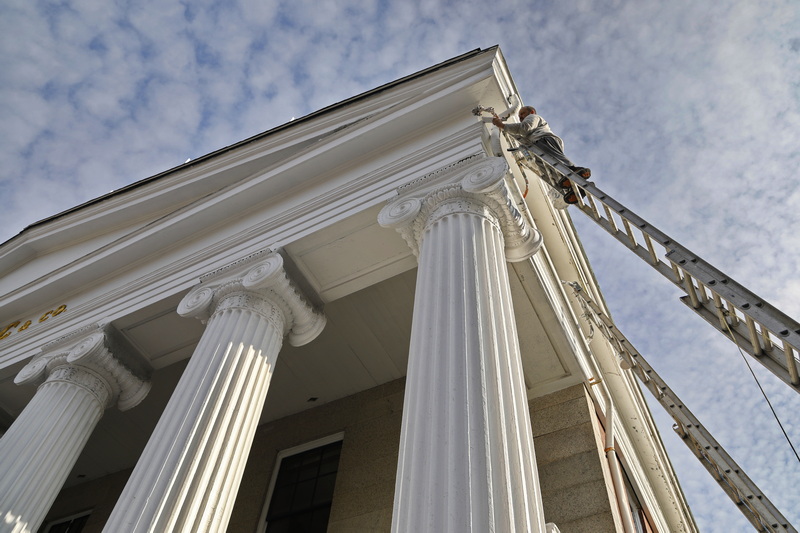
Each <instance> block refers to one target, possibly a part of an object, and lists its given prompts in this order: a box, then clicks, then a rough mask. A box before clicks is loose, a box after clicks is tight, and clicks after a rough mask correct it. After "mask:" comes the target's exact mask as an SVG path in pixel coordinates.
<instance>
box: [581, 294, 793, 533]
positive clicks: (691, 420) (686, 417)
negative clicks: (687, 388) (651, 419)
mask: <svg viewBox="0 0 800 533" xmlns="http://www.w3.org/2000/svg"><path fill="white" fill-rule="evenodd" d="M569 285H571V286H572V288H573V289H574V291H575V296H576V297H577V298H578V300H579V301H580V302H581V304H582V306H583V308H584V310H585V311H586V312H587V313H586V315H587V317H588V318H590V319H591V320H592V322H594V323H595V324H596V325H597V327H598V329H599V330H600V331H601V332H602V333H603V335H604V336H605V337H606V339H607V340H608V341H609V343H611V345H612V346H613V347H614V349H615V350H616V351H617V353H618V354H619V355H620V357H622V360H623V364H624V366H625V367H630V369H631V370H632V371H633V373H634V374H636V376H637V377H638V378H639V380H640V381H641V382H642V384H644V385H645V387H647V389H648V390H649V391H650V392H652V393H653V396H655V398H656V400H658V402H659V403H660V404H661V406H662V407H664V409H665V410H666V411H667V413H669V414H670V416H671V417H672V419H673V420H674V421H675V425H673V429H674V430H675V432H676V433H677V434H678V435H679V436H680V437H681V438H682V439H683V442H684V443H686V445H687V446H688V447H689V449H690V450H691V451H692V453H693V454H694V455H695V456H696V457H697V458H698V459H699V460H700V462H701V463H702V464H703V466H705V467H706V469H707V470H708V472H709V473H710V474H711V475H712V476H713V477H714V479H715V480H716V481H717V483H719V485H720V487H722V489H723V490H724V491H725V493H726V494H727V495H728V497H729V498H730V499H731V500H733V502H734V503H736V505H737V507H739V510H740V511H741V512H742V514H744V515H745V517H746V518H747V519H748V520H749V521H750V523H751V524H753V526H754V527H755V528H756V530H758V531H764V532H768V533H778V532H784V533H797V530H796V529H795V528H794V527H793V526H792V525H791V524H790V523H789V521H788V520H787V519H786V518H785V517H784V516H783V515H782V514H781V513H780V511H778V509H777V508H776V507H775V506H774V505H773V504H772V502H771V501H770V500H769V499H768V498H767V497H766V496H765V495H764V494H763V493H762V492H761V491H760V490H759V488H758V487H757V486H756V484H755V483H754V482H753V481H752V480H751V479H750V478H749V477H748V476H747V474H745V472H744V470H742V469H741V468H740V467H739V465H738V464H736V462H735V461H734V460H733V459H732V458H731V456H730V455H728V454H727V452H726V451H725V450H724V449H723V448H722V446H721V445H720V444H719V443H718V442H717V441H716V440H715V439H714V437H713V436H712V435H711V433H709V432H708V430H706V429H705V428H704V427H703V425H702V424H700V421H699V420H698V419H697V418H696V417H695V416H694V415H693V414H692V412H691V411H690V410H689V409H688V408H687V407H686V406H685V405H684V404H683V402H682V401H681V400H680V398H678V396H677V395H676V394H675V393H674V392H672V389H670V388H669V387H668V386H667V384H666V383H665V382H664V380H663V379H662V378H661V377H660V376H659V375H658V374H657V373H656V372H655V370H653V368H652V367H651V366H650V365H649V364H648V363H647V361H646V360H645V358H644V357H642V355H641V354H640V353H639V352H638V351H637V350H636V348H634V347H633V345H632V344H631V343H630V342H629V341H628V339H626V338H625V336H624V335H622V333H621V332H620V331H619V329H617V327H616V326H615V325H614V323H613V322H612V321H611V319H610V318H609V317H608V316H606V315H605V314H604V313H603V312H602V310H601V309H600V307H599V306H598V305H597V304H596V303H595V302H594V301H592V300H591V299H590V298H589V297H588V296H587V295H586V292H585V291H584V290H583V289H582V288H581V287H580V286H579V285H578V284H577V283H570V284H569Z"/></svg>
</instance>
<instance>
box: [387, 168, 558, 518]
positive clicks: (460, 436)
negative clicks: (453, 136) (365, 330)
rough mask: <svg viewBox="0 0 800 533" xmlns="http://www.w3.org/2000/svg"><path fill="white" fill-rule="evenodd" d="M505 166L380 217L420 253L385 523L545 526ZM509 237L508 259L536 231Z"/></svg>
mask: <svg viewBox="0 0 800 533" xmlns="http://www.w3.org/2000/svg"><path fill="white" fill-rule="evenodd" d="M505 168H506V167H505V166H504V164H503V163H500V162H498V161H497V160H495V159H490V160H489V161H484V162H482V163H480V164H478V165H474V166H472V167H470V168H469V169H468V170H467V171H465V173H462V174H459V175H457V178H458V179H456V180H453V181H455V183H452V182H451V183H450V184H446V185H439V186H437V187H436V188H435V189H434V190H433V191H432V192H431V191H423V193H424V196H423V197H422V199H421V200H419V201H418V202H417V201H412V202H411V204H413V205H412V206H411V207H409V204H408V202H409V198H408V197H401V198H400V199H399V200H398V201H397V202H395V203H393V204H390V205H389V206H387V208H385V210H384V213H382V217H381V219H380V220H381V223H382V224H384V225H387V226H391V225H394V226H395V227H398V228H401V229H402V228H406V230H408V228H414V229H413V231H406V236H407V237H408V238H409V239H410V240H411V241H412V246H413V245H414V244H416V245H417V246H418V258H419V269H418V274H417V287H416V295H415V302H414V317H413V323H412V332H411V347H410V353H409V363H408V374H407V378H406V392H405V403H404V407H403V422H402V433H401V442H400V457H399V461H398V473H397V482H396V487H395V504H394V516H393V521H392V531H395V532H407V531H437V532H453V533H456V532H458V533H463V532H474V533H478V532H481V533H482V532H486V531H503V532H520V533H521V532H525V533H528V532H540V531H542V532H543V531H544V520H543V512H542V506H541V496H540V491H539V484H538V477H537V474H536V464H535V458H534V451H533V436H532V432H531V428H530V420H529V415H528V407H527V396H526V393H525V385H524V381H523V373H522V364H521V359H520V352H519V344H518V340H517V332H516V326H515V323H514V314H513V307H512V302H511V291H510V286H509V281H508V273H507V267H506V254H505V252H506V250H507V248H508V245H507V242H506V241H507V239H506V236H505V235H504V230H506V231H508V228H507V224H506V223H507V222H508V221H509V220H517V221H518V219H516V218H515V217H514V216H511V217H509V216H508V213H504V212H502V211H499V210H501V209H507V202H498V201H497V200H498V198H502V197H503V195H504V194H506V192H505V185H504V183H503V176H504V173H505V172H504V169H505ZM412 196H413V194H412ZM418 196H420V195H418ZM404 205H405V207H403V206H404ZM392 213H394V214H395V215H398V213H399V216H396V217H394V218H393V217H392V216H391V214H392ZM512 215H513V213H512ZM516 227H517V229H519V226H516ZM510 237H511V239H515V240H516V241H517V242H518V243H520V246H522V247H523V248H524V249H525V250H526V251H520V250H519V249H517V251H518V252H519V253H518V254H517V255H516V256H515V258H516V259H517V260H520V259H522V258H523V257H525V256H526V255H527V256H530V254H532V253H533V252H535V250H536V249H538V246H539V241H538V235H536V236H531V234H527V236H525V237H521V236H520V233H519V232H516V233H514V232H512V235H510Z"/></svg>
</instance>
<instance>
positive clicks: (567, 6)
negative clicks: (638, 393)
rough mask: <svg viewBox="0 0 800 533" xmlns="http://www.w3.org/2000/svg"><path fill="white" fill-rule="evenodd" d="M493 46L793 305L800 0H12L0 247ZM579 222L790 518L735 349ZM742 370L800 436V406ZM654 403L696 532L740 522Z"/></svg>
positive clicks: (619, 172) (547, 108) (776, 458)
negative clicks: (140, 184)
mask: <svg viewBox="0 0 800 533" xmlns="http://www.w3.org/2000/svg"><path fill="white" fill-rule="evenodd" d="M495 44H499V45H500V47H501V50H502V52H503V54H504V56H505V58H506V60H507V62H508V64H509V67H510V71H511V74H512V76H513V78H514V80H515V82H516V85H517V87H518V89H519V91H520V95H521V96H522V99H523V101H524V102H525V103H526V104H528V105H534V106H535V107H536V108H537V110H538V111H539V113H540V114H541V115H542V116H544V117H545V118H546V119H547V120H548V122H549V123H550V125H551V127H552V128H553V129H554V131H556V133H558V134H559V135H560V136H561V137H562V138H563V139H564V142H565V146H566V152H567V154H568V155H569V156H570V157H571V158H572V159H573V160H574V161H575V162H576V163H578V164H580V165H583V166H588V167H591V168H592V171H593V180H594V181H595V183H596V184H597V186H598V187H600V188H601V189H603V190H604V191H605V192H607V193H608V194H610V195H612V196H613V197H614V198H616V199H617V200H619V201H620V202H622V203H623V204H624V205H626V206H628V207H629V208H630V209H632V210H633V211H635V212H636V213H637V214H639V215H640V216H642V217H643V218H645V219H646V220H648V221H649V222H651V223H652V224H654V225H655V226H657V227H658V228H660V229H661V230H662V231H664V232H665V233H667V234H668V235H670V236H671V237H673V238H674V239H675V240H677V241H678V242H680V243H681V244H683V245H684V246H686V247H687V248H689V249H690V250H692V251H694V252H695V253H697V254H698V255H699V256H700V257H702V258H704V259H705V260H706V261H709V262H710V263H712V264H713V265H715V266H716V267H717V268H718V269H720V270H722V271H723V272H725V273H726V274H728V275H729V276H731V277H732V278H733V279H736V280H737V281H739V282H740V283H742V284H743V285H745V286H746V287H748V288H749V289H750V290H751V291H753V292H755V293H756V294H758V295H759V296H761V297H763V298H765V299H766V300H767V301H769V302H770V303H772V304H773V305H776V306H777V307H778V308H780V309H782V310H783V311H784V312H786V313H787V314H789V315H790V316H792V317H798V316H800V279H798V276H797V273H798V272H800V231H798V223H800V192H799V191H798V190H797V189H795V188H794V187H793V184H794V183H796V182H797V177H796V176H795V173H797V172H798V171H799V170H800V2H798V1H797V0H746V1H733V0H715V1H713V2H711V1H703V2H697V1H696V0H670V1H669V2H664V1H651V0H639V1H635V2H634V1H615V0H560V1H556V0H549V1H545V0H528V1H514V0H506V1H503V2H477V1H471V0H460V1H458V2H454V1H453V2H450V1H437V0H427V1H426V2H424V3H423V2H418V1H413V0H404V1H399V0H398V1H382V0H378V1H369V0H337V1H336V2H333V1H328V0H315V1H306V0H293V1H291V2H283V1H274V0H260V1H257V0H229V1H205V0H197V1H192V2H189V1H184V2H174V1H172V0H158V1H157V2H156V1H150V0H138V1H136V2H126V1H123V0H116V1H111V0H57V1H49V0H2V2H0V50H1V51H2V54H0V242H4V241H6V240H8V239H10V238H12V237H13V236H14V235H16V234H17V233H19V232H20V231H22V230H23V228H25V227H26V226H27V225H29V224H31V223H33V222H36V221H37V220H40V219H43V218H46V217H48V216H51V215H53V214H55V213H58V212H60V211H63V210H65V209H69V208H71V207H73V206H76V205H79V204H81V203H83V202H85V201H87V200H90V199H92V198H96V197H98V196H101V195H103V194H105V193H108V192H109V191H112V190H114V189H118V188H120V187H123V186H125V185H128V184H130V183H133V182H135V181H138V180H140V179H143V178H146V177H148V176H151V175H154V174H157V173H159V172H162V171H164V170H166V169H169V168H172V167H175V166H177V165H180V164H182V163H184V162H185V161H186V160H187V159H189V158H196V157H199V156H201V155H204V154H207V153H209V152H212V151H214V150H216V149H219V148H222V147H225V146H228V145H231V144H233V143H235V142H237V141H240V140H243V139H245V138H248V137H250V136H252V135H255V134H257V133H260V132H262V131H266V130H268V129H271V128H273V127H275V126H278V125H280V124H283V123H286V122H288V121H290V120H291V119H292V118H295V117H300V116H303V115H306V114H308V113H311V112H313V111H315V110H318V109H321V108H323V107H325V106H327V105H330V104H333V103H335V102H338V101H341V100H344V99H346V98H349V97H351V96H354V95H356V94H359V93H361V92H364V91H367V90H369V89H372V88H375V87H377V86H379V85H382V84H384V83H387V82H390V81H393V80H395V79H398V78H400V77H403V76H405V75H408V74H411V73H413V72H416V71H418V70H421V69H424V68H427V67H429V66H432V65H434V64H437V63H440V62H442V61H445V60H447V59H449V58H452V57H455V56H458V55H460V54H463V53H465V52H467V51H470V50H474V49H476V48H482V49H486V48H489V47H491V46H493V45H495ZM465 112H469V110H465ZM572 217H573V219H574V221H575V224H576V226H577V228H578V232H579V235H580V237H581V239H582V241H583V243H584V246H585V248H586V251H587V254H588V255H589V258H590V260H591V263H592V265H593V268H594V270H595V273H596V275H597V277H598V279H599V281H600V285H601V287H602V289H603V292H604V295H605V298H606V300H607V303H608V305H609V307H610V309H611V313H612V316H613V317H614V319H615V321H616V323H617V325H618V327H619V328H620V330H621V331H622V332H623V333H624V334H625V335H626V336H627V337H628V338H629V339H630V340H631V342H632V343H633V344H634V345H635V346H636V347H637V348H638V350H639V351H640V352H641V353H642V354H643V355H644V356H645V357H647V359H648V360H649V361H650V363H651V364H652V365H653V367H654V368H655V369H656V371H658V372H659V373H660V374H661V375H662V376H663V377H664V378H665V379H666V380H667V382H668V383H669V384H670V386H671V387H672V388H673V390H674V391H675V392H676V393H677V394H678V395H679V396H680V397H681V398H682V399H683V400H684V402H685V403H686V405H687V406H688V407H689V408H690V409H691V410H692V411H693V412H694V413H695V414H696V415H697V416H698V417H699V418H700V420H701V421H702V422H703V423H704V425H705V426H706V427H707V428H709V429H710V430H711V432H712V433H713V434H714V436H715V437H716V438H717V440H718V441H720V442H721V443H722V444H723V446H724V447H725V448H726V449H727V451H728V452H729V453H730V454H731V455H732V456H733V457H734V459H735V460H736V461H737V462H738V463H739V464H740V466H742V467H743V468H744V470H745V471H746V472H747V473H748V474H749V475H750V477H751V478H753V479H754V481H755V482H756V483H757V484H758V485H759V486H760V488H761V489H762V490H763V491H764V492H765V493H766V494H767V496H768V497H769V498H770V499H771V500H772V501H773V503H775V504H776V505H777V507H778V508H779V509H780V510H781V511H782V512H783V513H784V514H785V515H786V516H787V518H789V519H790V521H792V522H793V523H794V524H795V526H796V527H797V526H800V489H798V487H799V486H800V462H798V460H797V458H796V457H795V456H794V454H793V452H792V451H791V449H790V448H789V445H788V444H787V443H786V440H785V438H784V437H783V435H782V433H781V430H780V428H779V427H778V426H777V424H776V422H775V420H774V418H773V417H772V415H771V413H770V412H769V409H768V407H766V404H765V401H764V400H763V398H762V397H761V396H760V392H759V390H758V386H757V385H756V383H755V381H754V379H753V378H752V377H751V376H750V373H749V370H748V369H747V366H746V364H745V362H744V360H743V358H742V357H741V356H740V355H739V353H738V351H737V350H736V347H735V345H733V344H732V343H730V342H729V341H726V340H725V339H723V338H722V336H721V335H719V334H718V333H716V332H715V331H713V329H712V328H711V327H709V326H708V325H707V324H706V323H705V322H704V321H703V320H702V319H700V318H699V317H697V316H695V315H694V314H693V313H690V312H689V311H688V310H687V309H686V308H685V306H684V305H683V304H682V303H680V302H679V301H678V297H679V296H680V293H679V291H678V290H677V289H676V288H675V287H673V286H672V285H671V284H670V283H669V282H667V281H666V280H665V279H663V278H661V277H660V276H659V275H658V274H657V273H656V272H655V271H654V270H652V269H650V268H649V267H648V266H647V265H646V264H645V263H643V262H641V261H640V260H639V259H637V258H636V257H634V256H633V255H632V254H630V253H629V252H628V251H627V250H626V249H625V248H624V247H623V246H622V245H621V244H619V243H617V242H616V241H614V240H613V239H612V238H611V237H610V236H608V235H607V234H605V232H604V231H602V230H601V229H599V228H598V227H596V226H593V224H592V223H591V222H590V221H589V220H588V219H586V217H584V215H582V214H581V213H579V212H577V211H574V212H573V213H572ZM752 364H753V367H754V371H755V373H756V375H757V376H758V379H759V380H760V381H761V383H762V385H763V387H764V389H765V390H766V392H767V394H768V396H769V397H770V400H771V401H772V403H773V405H774V407H775V409H776V411H777V412H778V414H779V416H780V418H781V419H782V421H783V423H784V426H785V428H786V431H787V432H788V434H789V436H790V438H791V439H792V440H793V442H794V444H795V446H796V447H797V446H800V423H798V414H797V413H799V412H800V398H798V395H797V394H796V393H794V392H792V391H791V390H789V389H788V387H786V386H785V385H783V383H782V382H780V381H779V380H777V379H775V378H774V377H773V376H772V375H770V374H769V373H768V372H766V371H764V370H763V369H762V367H760V365H759V364H758V363H756V362H753V363H752ZM645 394H646V395H647V393H646V392H645ZM652 409H653V411H654V416H655V417H656V420H657V422H658V424H659V427H660V429H661V433H662V438H663V440H664V443H665V445H666V447H667V450H668V452H669V453H670V455H671V457H672V461H673V464H674V466H675V469H676V471H677V473H678V476H679V478H680V480H681V484H682V486H683V488H684V490H685V492H686V495H687V498H688V501H689V503H690V505H691V506H692V510H693V512H694V515H695V517H696V519H697V522H698V525H699V527H700V530H701V531H703V532H724V533H729V532H734V531H750V530H751V528H750V526H749V523H748V522H746V521H745V520H744V518H743V517H742V516H741V514H740V513H739V511H738V510H737V508H736V507H735V506H734V505H733V504H732V503H731V502H730V500H728V499H727V497H726V496H724V494H723V492H722V490H721V489H720V488H719V487H718V486H717V485H716V483H715V482H714V481H713V480H712V478H711V477H710V476H709V475H708V474H707V473H706V471H705V470H704V469H703V468H702V466H700V464H699V463H698V462H697V460H696V459H695V458H694V456H693V455H691V454H690V453H689V451H688V449H687V448H686V447H685V446H684V444H683V443H682V442H681V441H680V439H679V438H678V437H677V436H675V435H674V433H673V432H672V430H671V429H670V427H671V420H670V419H669V418H667V417H666V415H663V414H661V411H660V407H659V406H658V405H657V404H653V407H652Z"/></svg>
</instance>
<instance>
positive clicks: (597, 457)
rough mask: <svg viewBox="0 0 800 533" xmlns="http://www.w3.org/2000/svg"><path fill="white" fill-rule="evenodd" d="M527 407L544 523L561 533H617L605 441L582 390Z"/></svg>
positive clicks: (565, 391)
mask: <svg viewBox="0 0 800 533" xmlns="http://www.w3.org/2000/svg"><path fill="white" fill-rule="evenodd" d="M529 407H530V411H531V422H532V427H533V441H534V449H535V450H536V461H537V464H538V467H539V481H540V484H541V489H542V500H543V505H544V516H545V520H546V521H548V522H553V523H555V525H556V526H558V528H559V529H560V530H561V533H606V532H608V533H614V532H615V531H616V528H615V522H614V520H615V517H614V514H615V511H613V510H612V509H613V507H612V505H615V503H612V502H614V500H613V495H612V493H611V492H610V489H609V487H608V484H607V483H608V481H607V480H609V479H610V477H609V474H608V468H607V465H606V462H605V458H604V456H603V454H602V449H603V441H602V438H601V435H600V428H599V427H598V424H597V419H596V416H595V412H594V408H593V406H592V404H591V401H590V399H589V398H588V396H587V394H586V389H585V388H584V386H583V385H575V386H573V387H568V388H566V389H562V390H560V391H558V392H554V393H552V394H549V395H547V396H543V397H540V398H535V399H533V400H532V401H531V402H530V403H529Z"/></svg>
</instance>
